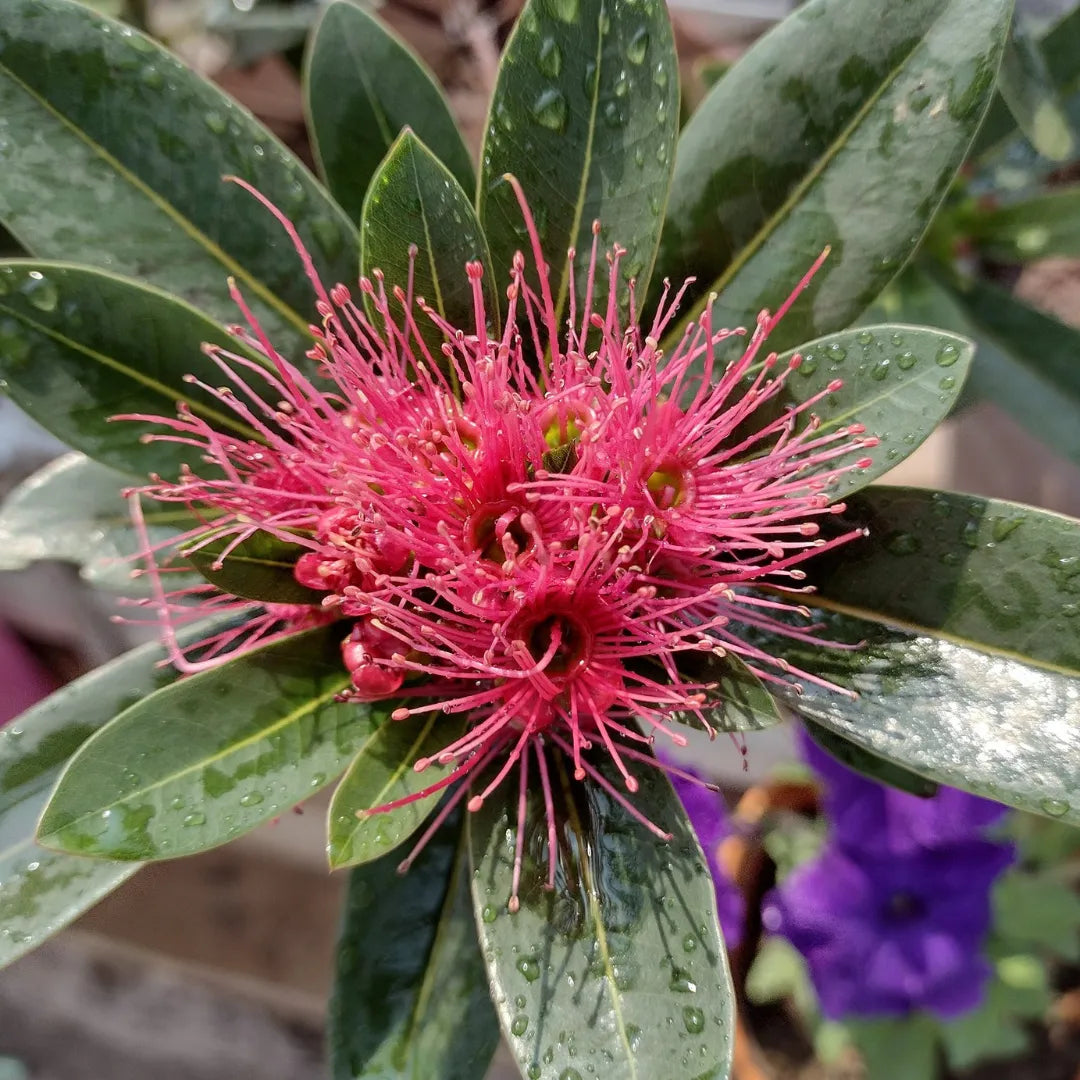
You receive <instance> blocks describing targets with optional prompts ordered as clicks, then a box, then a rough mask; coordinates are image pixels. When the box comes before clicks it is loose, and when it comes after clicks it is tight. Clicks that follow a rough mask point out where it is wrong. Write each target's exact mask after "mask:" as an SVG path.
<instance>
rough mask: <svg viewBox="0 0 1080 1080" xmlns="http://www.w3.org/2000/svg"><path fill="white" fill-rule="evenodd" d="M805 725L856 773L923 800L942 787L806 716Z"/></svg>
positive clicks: (837, 758)
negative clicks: (868, 750) (872, 752)
mask: <svg viewBox="0 0 1080 1080" xmlns="http://www.w3.org/2000/svg"><path fill="white" fill-rule="evenodd" d="M803 726H804V727H805V728H806V732H807V734H808V735H809V736H810V738H811V739H813V740H814V742H815V743H817V745H818V746H820V747H821V749H822V750H824V751H825V752H826V753H827V754H829V755H830V756H831V757H834V758H836V760H837V761H839V762H842V763H843V764H844V765H846V766H847V767H848V768H849V769H852V770H853V771H854V772H857V773H861V774H862V775H863V776H868V777H870V779H871V780H876V781H877V782H878V783H880V784H885V785H886V786H888V787H893V788H897V789H899V790H900V791H906V792H907V793H908V794H909V795H917V796H918V797H919V798H920V799H929V798H930V797H931V796H932V795H934V794H935V793H936V792H937V790H938V785H937V784H935V783H934V781H933V780H927V779H926V777H924V776H919V775H918V774H917V773H913V772H910V771H909V770H907V769H905V768H903V767H902V766H900V765H897V764H896V763H895V762H893V761H886V760H885V759H884V758H881V757H878V756H877V755H876V754H870V753H867V751H866V750H864V749H863V748H862V747H861V746H856V745H855V744H854V743H853V742H848V740H847V739H844V738H842V737H841V736H839V735H837V734H835V733H834V732H832V731H830V730H829V729H828V728H826V727H822V726H821V725H820V724H816V723H815V722H814V721H813V720H807V719H806V718H805V717H804V718H803Z"/></svg>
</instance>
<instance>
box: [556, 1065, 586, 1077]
mask: <svg viewBox="0 0 1080 1080" xmlns="http://www.w3.org/2000/svg"><path fill="white" fill-rule="evenodd" d="M559 1080H581V1073H579V1072H578V1071H577V1069H575V1068H574V1067H573V1066H572V1065H571V1066H570V1068H569V1069H563V1071H562V1072H561V1073H559Z"/></svg>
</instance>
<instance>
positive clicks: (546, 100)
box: [529, 5, 576, 132]
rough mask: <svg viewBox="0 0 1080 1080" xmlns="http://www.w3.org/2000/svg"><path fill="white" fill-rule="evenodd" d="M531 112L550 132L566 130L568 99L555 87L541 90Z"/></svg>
mask: <svg viewBox="0 0 1080 1080" xmlns="http://www.w3.org/2000/svg"><path fill="white" fill-rule="evenodd" d="M575 6H576V5H575ZM529 111H530V112H531V113H532V115H533V118H534V119H535V120H536V122H537V123H538V124H540V125H541V126H542V127H546V128H547V129H548V130H549V131H558V132H563V131H565V130H566V117H567V110H566V98H565V97H564V96H563V93H562V91H561V90H556V89H555V87H553V86H549V87H547V88H546V89H544V90H541V91H540V94H539V95H538V96H537V98H536V100H535V101H534V102H533V105H532V108H531V109H530V110H529Z"/></svg>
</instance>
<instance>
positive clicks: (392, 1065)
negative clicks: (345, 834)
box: [329, 814, 499, 1080]
mask: <svg viewBox="0 0 1080 1080" xmlns="http://www.w3.org/2000/svg"><path fill="white" fill-rule="evenodd" d="M463 841H464V836H463V832H462V828H461V817H460V815H456V814H455V815H454V816H453V817H452V818H451V819H450V820H449V821H448V822H447V823H446V824H445V825H443V826H442V827H441V828H440V829H439V830H438V831H437V832H436V833H435V835H434V836H433V837H432V839H431V840H430V841H429V842H428V844H427V845H426V846H425V848H424V850H423V852H422V853H421V854H420V855H419V857H418V858H417V860H416V862H415V863H413V865H412V867H411V868H410V869H409V872H408V874H404V875H402V874H399V873H397V870H396V865H397V860H396V859H394V858H392V857H387V858H384V859H379V860H378V861H376V862H371V863H368V864H367V865H365V866H362V867H360V868H359V869H357V870H354V871H352V873H351V874H350V876H349V891H348V895H347V897H346V900H345V914H344V919H343V922H342V927H341V936H340V938H339V939H338V950H337V961H336V972H335V976H336V977H335V982H334V993H333V996H332V997H331V999H330V1017H329V1028H330V1030H329V1046H330V1057H331V1064H332V1068H333V1077H334V1080H483V1077H484V1076H485V1074H486V1072H487V1068H488V1065H489V1064H490V1063H491V1058H492V1056H493V1055H494V1053H495V1047H496V1046H497V1045H498V1042H499V1021H498V1019H497V1018H496V1016H495V1010H494V1009H493V1008H492V1006H491V999H490V998H489V997H488V993H487V980H486V978H485V971H484V961H483V958H482V957H481V956H480V950H479V948H478V947H477V944H476V927H475V926H474V924H473V919H472V904H471V902H470V899H469V867H468V856H467V854H466V851H465V846H464V842H463Z"/></svg>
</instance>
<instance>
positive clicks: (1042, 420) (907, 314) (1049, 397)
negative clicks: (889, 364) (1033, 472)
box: [886, 265, 1080, 461]
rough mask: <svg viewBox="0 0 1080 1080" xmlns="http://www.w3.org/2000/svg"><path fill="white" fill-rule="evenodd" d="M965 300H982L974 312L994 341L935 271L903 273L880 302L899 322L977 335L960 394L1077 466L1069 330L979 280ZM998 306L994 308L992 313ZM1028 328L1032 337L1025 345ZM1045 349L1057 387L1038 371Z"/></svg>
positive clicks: (1077, 399)
mask: <svg viewBox="0 0 1080 1080" xmlns="http://www.w3.org/2000/svg"><path fill="white" fill-rule="evenodd" d="M935 269H936V268H935ZM970 296H971V297H972V299H973V300H974V299H976V298H978V299H979V300H980V301H981V302H980V303H979V304H978V309H980V310H987V311H988V312H989V321H990V322H993V323H994V324H995V325H996V326H998V327H999V330H998V331H997V332H996V333H995V334H994V335H993V336H991V335H990V333H989V331H988V329H987V328H986V327H984V326H983V325H981V324H979V323H977V322H976V321H975V316H976V310H969V309H968V308H967V307H966V304H967V300H968V297H967V296H965V295H964V294H962V293H959V292H950V291H949V290H948V289H947V288H946V287H945V286H944V285H942V284H940V283H939V282H938V280H937V279H936V276H935V274H934V273H932V272H927V271H925V270H924V269H923V268H922V267H921V266H919V265H915V266H911V267H908V269H907V270H905V271H904V273H903V274H902V275H901V277H900V278H899V279H898V280H897V282H896V283H895V284H894V285H893V286H891V287H890V289H889V290H888V295H887V297H886V302H887V303H888V304H889V306H890V308H891V307H892V306H893V305H894V304H898V305H900V306H899V307H898V308H897V310H896V312H895V315H896V316H898V317H903V318H906V319H917V320H919V321H921V322H927V323H932V324H933V325H935V326H943V327H947V328H949V329H950V330H955V331H957V332H959V333H963V334H967V335H969V336H971V337H974V338H976V339H977V342H978V346H977V351H976V356H975V361H974V363H973V364H972V365H971V371H970V374H969V376H968V379H967V392H968V393H970V394H971V395H972V396H974V397H978V398H986V399H988V400H990V401H993V402H994V403H995V404H996V405H998V406H999V407H1000V408H1002V409H1004V410H1006V411H1007V412H1008V413H1010V414H1011V415H1012V416H1013V417H1014V418H1015V420H1016V421H1017V422H1018V423H1019V424H1021V425H1023V426H1024V427H1025V428H1027V430H1028V431H1030V432H1031V434H1032V435H1034V436H1035V437H1036V438H1037V439H1040V440H1041V441H1042V442H1044V443H1046V444H1047V445H1048V446H1050V447H1053V449H1055V450H1056V451H1057V452H1058V453H1060V454H1062V455H1064V456H1065V457H1071V458H1072V459H1073V460H1075V461H1080V425H1078V424H1077V423H1076V410H1077V409H1080V394H1070V391H1069V385H1070V380H1069V370H1068V365H1069V360H1068V358H1069V357H1070V356H1071V355H1072V354H1073V353H1072V351H1071V350H1074V349H1078V348H1080V344H1077V342H1074V341H1071V339H1077V340H1078V341H1080V338H1078V335H1077V334H1076V331H1074V330H1072V329H1070V328H1069V327H1067V326H1065V325H1064V324H1063V323H1060V322H1058V321H1057V320H1056V319H1053V318H1051V317H1050V316H1047V315H1045V314H1041V313H1039V312H1036V311H1034V310H1033V309H1032V308H1030V307H1029V306H1028V305H1026V304H1024V303H1023V302H1022V301H1019V300H1017V299H1016V298H1015V297H1011V296H1009V294H1008V293H1006V292H1004V291H1003V290H1001V289H999V288H996V287H994V286H991V285H988V284H987V283H985V282H979V283H978V284H977V285H976V286H975V287H974V289H973V291H972V293H971V294H970ZM998 304H1000V305H1001V307H1000V310H996V311H995V305H998ZM984 305H985V307H984ZM889 313H890V314H893V313H892V312H891V311H890V312H889ZM1010 327H1012V328H1013V329H1010ZM1028 331H1030V332H1033V333H1034V338H1033V339H1032V340H1031V341H1029V340H1028V337H1027V332H1028ZM1051 346H1053V347H1054V351H1055V353H1056V354H1057V356H1058V357H1059V358H1060V359H1059V361H1058V363H1057V365H1056V370H1055V372H1054V375H1056V376H1063V377H1064V380H1065V381H1064V382H1063V381H1061V379H1060V378H1055V377H1052V376H1051V373H1050V372H1049V371H1047V370H1043V365H1044V361H1045V358H1046V355H1047V352H1048V350H1049V348H1050V347H1051ZM1013 350H1015V351H1013Z"/></svg>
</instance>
